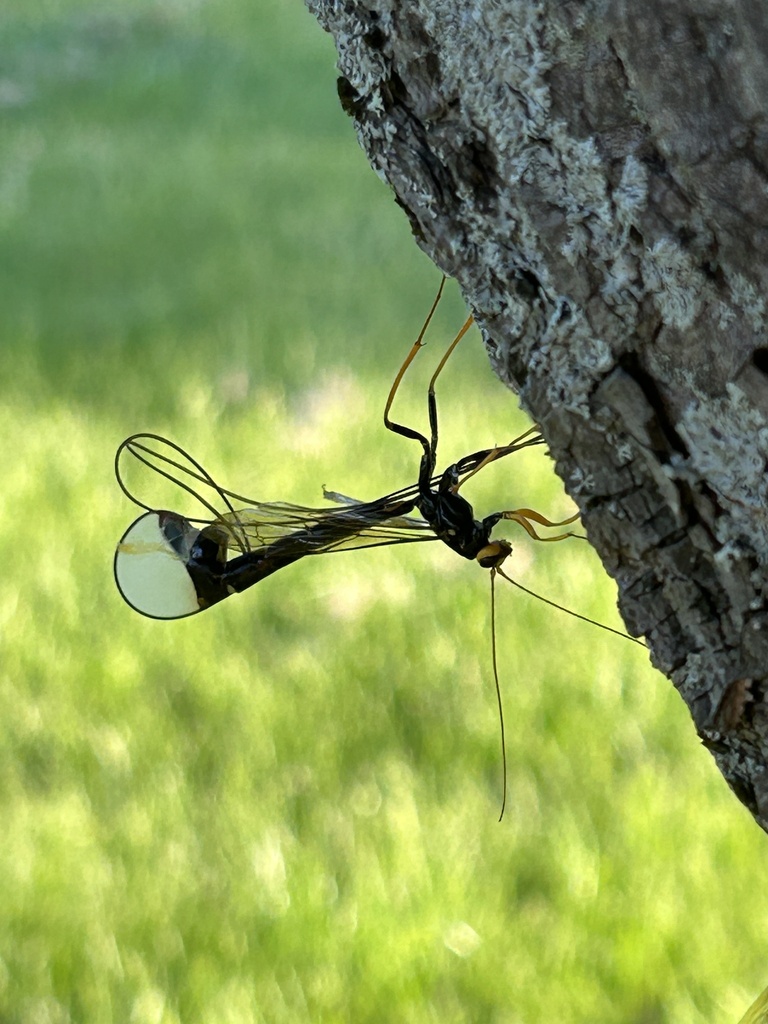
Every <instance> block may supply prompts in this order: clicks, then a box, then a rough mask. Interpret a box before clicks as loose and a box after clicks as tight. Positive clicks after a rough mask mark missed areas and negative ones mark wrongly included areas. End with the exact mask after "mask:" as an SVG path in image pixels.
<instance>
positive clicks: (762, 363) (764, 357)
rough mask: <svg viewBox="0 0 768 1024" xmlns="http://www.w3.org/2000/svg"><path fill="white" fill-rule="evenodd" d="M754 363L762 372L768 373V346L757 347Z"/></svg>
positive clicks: (753, 357) (753, 355) (754, 353)
mask: <svg viewBox="0 0 768 1024" xmlns="http://www.w3.org/2000/svg"><path fill="white" fill-rule="evenodd" d="M752 364H753V366H754V367H755V369H757V370H759V371H760V373H764V374H766V375H768V348H756V349H755V351H754V352H753V353H752Z"/></svg>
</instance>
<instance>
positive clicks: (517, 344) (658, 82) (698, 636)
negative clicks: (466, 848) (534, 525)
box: [308, 0, 768, 829]
mask: <svg viewBox="0 0 768 1024" xmlns="http://www.w3.org/2000/svg"><path fill="white" fill-rule="evenodd" d="M308 3H309V6H310V8H311V9H312V10H313V11H314V13H315V14H316V15H317V17H318V18H319V19H320V21H321V23H322V24H323V26H324V27H325V28H326V29H327V30H328V31H329V32H331V33H332V34H333V36H334V37H335V40H336V45H337V48H338V52H339V68H340V72H341V76H342V77H341V78H340V79H339V94H340V97H341V102H342V104H343V106H344V108H345V110H346V111H347V112H348V113H349V114H350V115H351V116H352V117H353V118H354V121H355V125H356V128H357V132H358V136H359V139H360V142H361V144H362V145H363V147H364V149H365V151H366V153H367V154H368V158H369V160H370V162H371V164H372V166H373V167H374V169H375V170H376V171H377V172H378V173H379V174H381V175H382V176H383V177H384V178H385V179H386V180H387V181H388V182H389V183H390V184H391V186H392V188H393V189H394V191H395V196H396V199H397V202H398V203H399V204H400V205H401V206H402V207H403V209H404V210H405V212H406V214H407V215H408V217H409V219H410V222H411V225H412V228H413V232H414V235H415V237H416V239H417V241H418V243H419V245H420V246H421V247H422V248H423V249H424V251H425V252H427V253H428V254H429V256H430V257H431V258H432V259H433V260H434V261H435V263H436V264H437V265H438V266H439V267H440V268H441V269H442V270H444V271H445V273H446V274H448V275H450V276H451V277H455V278H457V279H458V281H459V284H460V286H461V288H462V290H463V293H464V295H465V297H466V299H467V301H468V303H469V304H470V305H471V307H472V309H473V310H474V312H475V315H476V319H477V321H478V323H479V324H480V326H481V329H482V331H483V334H484V337H485V341H486V345H487V346H488V349H489V352H490V354H491V359H492V361H493V364H494V366H495V368H496V371H497V372H498V374H499V376H500V377H501V378H502V379H503V380H505V381H506V382H507V383H508V384H510V385H511V386H512V387H513V388H514V389H515V390H516V391H517V392H518V393H519V395H520V399H521V402H522V404H523V406H524V407H525V408H526V410H527V411H528V412H529V413H530V415H531V416H532V417H533V419H534V420H535V421H536V422H537V423H538V424H539V425H540V427H541V430H542V433H543V434H544V435H545V437H546V438H547V441H548V443H549V446H550V449H551V451H552V454H553V455H554V457H555V459H556V463H557V467H558V472H559V473H560V475H561V477H562V478H563V480H564V482H565V485H566V487H567V489H568V491H569V493H570V494H571V495H572V496H573V498H574V499H575V501H576V502H577V503H578V505H579V507H580V509H581V512H582V517H583V521H584V525H585V528H586V531H587V533H588V535H589V539H590V541H591V542H592V544H593V545H594V547H595V548H596V549H597V551H598V552H599V554H600V556H601V558H602V560H603V563H604V565H605V567H606V569H607V570H608V572H609V573H610V574H611V575H612V576H613V577H614V578H615V579H616V581H617V583H618V587H619V601H620V608H621V611H622V614H623V616H624V620H625V622H626V624H627V627H628V629H629V630H630V631H631V632H632V633H635V634H637V635H641V634H644V635H645V636H646V637H647V640H648V643H649V646H650V649H651V652H652V658H653V662H654V664H655V665H656V666H657V667H658V668H659V669H661V671H662V672H664V673H665V674H666V675H667V676H669V678H670V679H672V681H673V682H674V684H675V686H676V687H677V688H678V690H679V691H680V693H681V695H682V696H683V698H684V699H685V701H686V703H687V704H688V707H689V708H690V710H691V714H692V716H693V720H694V722H695V724H696V728H697V729H698V731H699V734H700V736H701V737H702V739H703V740H704V742H705V743H706V745H707V746H708V747H709V749H710V750H711V751H712V752H713V754H714V756H715V758H716V760H717V762H718V764H719V766H720V769H721V770H722V772H723V774H724V775H725V777H726V778H727V780H728V782H729V783H730V785H731V786H732V787H733V789H734V790H735V792H736V793H737V794H738V796H739V798H740V799H741V800H742V801H743V802H744V803H745V804H746V805H747V807H749V809H750V810H751V811H752V813H753V814H754V815H755V817H756V819H757V821H758V822H759V823H760V825H762V827H763V828H766V829H768V772H766V766H767V764H768V717H767V716H766V703H765V694H766V670H767V668H768V631H767V630H766V625H767V623H768V616H767V614H766V582H765V575H766V562H768V514H767V509H768V506H767V504H766V494H767V492H768V482H767V479H766V463H767V460H768V427H767V425H766V416H767V415H768V339H766V336H765V331H766V303H765V299H764V295H765V292H766V287H765V280H766V276H767V275H766V267H765V265H764V264H765V256H764V254H765V252H766V250H768V123H767V122H766V100H767V99H768V10H767V9H766V8H765V5H764V3H763V2H762V0H717V3H714V2H711V0H678V2H677V3H675V4H669V3H667V2H665V0H646V2H644V3H642V4H637V3H633V2H631V0H581V2H578V3H577V2H574V0H571V2H563V0H540V2H538V3H537V2H534V0H408V2H406V0H367V2H366V3H365V4H364V5H363V4H360V3H355V2H353V0H308Z"/></svg>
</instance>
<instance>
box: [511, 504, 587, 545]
mask: <svg viewBox="0 0 768 1024" xmlns="http://www.w3.org/2000/svg"><path fill="white" fill-rule="evenodd" d="M497 515H498V516H499V519H510V520H512V522H513V523H518V524H519V525H520V526H522V528H523V529H524V530H525V532H526V533H527V534H528V536H529V537H532V538H533V540H543V541H555V540H565V539H566V538H567V537H578V538H580V539H581V540H584V537H583V536H582V534H580V533H572V532H571V531H570V530H568V531H567V532H566V533H558V534H556V535H555V536H554V537H540V536H539V534H538V533H537V532H536V529H535V528H534V526H533V525H532V522H531V520H533V522H534V523H538V525H539V526H546V527H548V528H549V527H556V526H569V525H570V524H571V523H575V522H576V520H577V519H578V518H579V513H578V512H576V513H575V514H574V515H572V516H569V517H568V518H567V519H561V520H559V521H558V522H553V521H552V520H551V519H547V518H546V517H545V516H543V515H542V514H541V513H540V512H536V511H535V510H534V509H532V508H516V509H511V510H510V511H508V512H501V513H497ZM497 522H498V520H497Z"/></svg>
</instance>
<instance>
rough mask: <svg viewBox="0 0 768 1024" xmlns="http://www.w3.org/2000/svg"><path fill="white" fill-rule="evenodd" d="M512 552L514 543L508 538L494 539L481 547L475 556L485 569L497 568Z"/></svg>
mask: <svg viewBox="0 0 768 1024" xmlns="http://www.w3.org/2000/svg"><path fill="white" fill-rule="evenodd" d="M511 554H512V545H511V544H510V543H509V541H508V540H494V541H491V543H490V544H486V545H485V547H484V548H481V549H480V550H479V551H478V553H477V555H476V556H475V557H476V559H477V561H478V562H479V563H480V565H481V566H482V567H483V569H496V568H498V566H500V565H501V563H502V562H503V561H504V560H505V559H506V558H508V557H509V556H510V555H511Z"/></svg>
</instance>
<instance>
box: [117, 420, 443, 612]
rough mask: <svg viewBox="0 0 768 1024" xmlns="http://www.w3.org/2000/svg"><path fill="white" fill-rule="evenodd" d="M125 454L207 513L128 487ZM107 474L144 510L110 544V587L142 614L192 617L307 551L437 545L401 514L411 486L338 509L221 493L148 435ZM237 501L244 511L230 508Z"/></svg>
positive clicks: (133, 441)
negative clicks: (163, 503) (149, 498)
mask: <svg viewBox="0 0 768 1024" xmlns="http://www.w3.org/2000/svg"><path fill="white" fill-rule="evenodd" d="M129 456H130V457H132V459H133V460H134V461H135V463H136V464H137V466H138V467H142V468H143V469H144V471H145V473H146V471H149V472H150V473H151V474H152V476H153V477H155V478H156V477H157V476H158V475H159V476H160V477H161V478H164V479H165V481H167V482H168V483H169V484H171V485H172V487H173V489H174V490H175V491H176V492H177V494H179V495H180V496H181V497H183V496H184V492H186V494H187V496H189V495H192V496H193V497H194V498H195V499H196V501H197V503H198V504H199V505H200V506H202V509H203V510H205V511H207V512H208V513H209V516H208V517H206V518H194V519H193V518H186V517H184V516H181V515H179V514H178V513H176V512H168V511H163V510H159V509H158V508H157V506H154V507H153V506H150V505H149V504H147V503H145V502H144V501H143V500H141V499H140V498H139V497H137V495H136V493H135V491H134V489H133V487H134V485H133V484H129V483H128V480H127V473H126V467H125V460H126V459H127V458H128V457H129ZM134 468H136V466H135V467H134ZM115 472H116V476H117V480H118V483H119V485H120V487H121V488H122V490H123V491H124V492H125V494H126V495H127V496H128V497H129V498H130V499H131V501H133V502H134V503H135V504H137V505H139V506H140V507H141V508H144V509H146V510H147V511H146V512H145V514H144V515H142V516H140V517H139V518H138V519H137V520H136V521H135V522H134V523H133V524H132V525H131V526H130V527H129V528H128V530H127V531H126V532H125V534H124V535H123V537H122V538H121V540H120V542H119V544H118V545H117V551H116V553H115V562H114V574H115V581H116V583H117V587H118V590H119V591H120V594H121V595H122V596H123V598H124V599H125V601H126V602H127V603H128V604H129V605H130V606H131V607H132V608H134V609H135V610H136V611H139V612H141V613H142V614H143V615H147V616H149V617H150V618H159V619H176V618H183V617H185V616H187V615H193V614H195V613H196V612H199V611H201V610H202V609H204V608H207V607H209V606H210V605H211V604H215V603H217V602H218V601H220V600H222V599H223V598H224V597H227V596H229V595H230V594H232V593H238V592H239V591H240V590H244V589H246V588H247V587H248V586H252V585H253V584H254V583H256V582H259V580H261V579H263V578H264V577H266V576H268V575H270V574H271V573H273V572H276V571H277V569H280V568H282V567H283V566H285V565H288V564H290V562H293V561H296V560H297V559H299V558H302V557H304V556H305V555H310V554H321V553H325V552H330V551H340V550H349V549H352V548H363V547H376V546H379V545H383V544H398V543H400V544H402V543H408V542H413V541H425V540H435V539H436V538H435V535H434V533H433V532H432V531H431V529H430V527H429V525H428V524H427V523H426V522H425V521H424V520H423V519H422V518H421V517H419V516H411V515H409V514H408V513H409V512H410V511H411V510H412V509H413V499H414V497H415V495H416V489H415V488H405V489H403V490H402V491H400V492H396V493H395V494H393V495H387V496H386V497H384V498H381V499H378V500H377V501H372V502H354V501H352V499H348V498H345V499H344V500H343V507H342V508H341V509H339V508H320V509H318V508H309V507H306V506H302V505H291V504H288V503H282V502H274V503H272V502H259V501H253V500H252V499H248V498H245V497H244V496H242V495H237V494H235V493H234V492H232V491H229V490H227V489H226V488H223V487H220V486H219V485H218V484H217V483H216V482H215V480H214V479H213V478H212V477H211V476H210V475H209V474H208V473H207V472H206V471H205V470H204V469H203V467H202V466H201V465H200V464H199V463H198V462H196V461H195V460H194V459H192V458H191V457H190V456H189V455H188V454H187V453H186V452H184V450H183V449H181V448H180V447H179V446H178V445H175V444H173V442H170V441H167V440H165V439H164V438H161V437H158V436H157V435H151V434H138V435H134V436H133V437H130V438H128V440H127V441H125V442H123V444H122V445H121V446H120V448H119V449H118V453H117V456H116V462H115ZM240 501H242V502H246V503H247V507H245V508H237V509H236V508H235V507H234V502H240Z"/></svg>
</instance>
